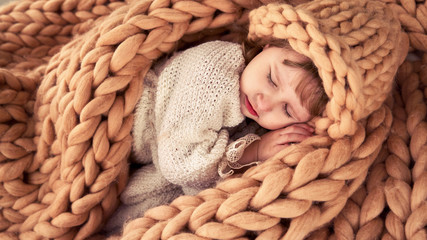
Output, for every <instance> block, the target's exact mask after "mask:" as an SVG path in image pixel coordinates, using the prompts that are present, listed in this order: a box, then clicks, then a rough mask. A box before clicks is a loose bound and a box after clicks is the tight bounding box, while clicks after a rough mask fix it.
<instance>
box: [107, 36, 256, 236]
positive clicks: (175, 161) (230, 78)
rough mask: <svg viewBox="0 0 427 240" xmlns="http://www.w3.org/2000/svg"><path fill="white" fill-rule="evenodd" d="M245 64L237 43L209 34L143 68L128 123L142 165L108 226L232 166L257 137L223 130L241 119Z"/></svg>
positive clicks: (191, 190) (208, 182) (112, 228)
mask: <svg viewBox="0 0 427 240" xmlns="http://www.w3.org/2000/svg"><path fill="white" fill-rule="evenodd" d="M243 68H244V58H243V54H242V49H241V47H240V45H238V44H235V43H230V42H224V41H213V42H208V43H204V44H201V45H199V46H196V47H193V48H190V49H188V50H186V51H184V52H180V53H177V54H176V55H175V56H173V57H171V58H170V59H169V60H167V61H166V62H165V60H164V61H161V62H159V63H158V64H156V65H155V66H154V67H153V69H152V70H150V71H149V72H148V73H147V75H146V77H145V79H144V84H145V88H144V92H143V94H142V97H141V99H140V101H139V103H138V105H137V107H136V112H135V123H134V127H133V135H134V143H133V149H134V153H135V156H136V159H135V161H136V162H137V163H140V164H145V165H144V166H143V167H141V168H140V169H138V170H136V172H135V173H134V174H133V175H131V178H130V181H129V183H128V185H127V187H126V189H125V190H124V192H123V193H122V195H121V200H122V203H123V204H122V205H121V206H120V207H119V209H118V210H117V211H116V212H115V214H114V216H113V217H112V218H111V219H110V221H109V223H108V224H107V225H106V229H108V231H109V232H110V233H111V232H113V233H114V232H116V231H117V230H118V228H120V227H121V226H122V225H123V222H124V221H126V220H129V219H132V218H135V217H138V216H139V215H141V214H142V213H143V212H144V211H145V210H146V209H148V208H151V207H154V206H157V205H161V204H165V203H168V201H171V200H172V199H174V197H176V196H177V195H179V194H181V193H182V191H183V192H184V193H185V194H191V195H193V194H197V193H198V192H199V191H200V190H202V189H205V188H208V187H212V186H213V185H214V184H215V183H216V181H217V180H219V179H220V177H221V176H222V177H226V176H229V175H230V174H232V173H233V170H230V169H229V167H228V166H233V163H234V164H235V162H236V160H238V159H236V156H241V155H242V152H243V151H244V148H245V146H247V145H249V144H250V143H251V142H253V141H254V140H256V139H258V138H259V137H258V136H257V135H256V134H252V133H250V134H248V135H246V136H242V138H240V139H238V140H237V141H236V142H234V141H233V140H232V139H230V137H229V136H230V134H229V129H232V128H233V127H236V126H237V125H239V124H241V123H242V121H243V120H244V116H243V115H242V113H241V111H240V101H239V94H240V93H239V79H240V74H241V72H242V71H243ZM252 129H253V127H252ZM235 131H236V130H235V129H234V131H233V132H235ZM235 135H237V136H238V135H239V134H235ZM240 135H241V134H240ZM236 143H239V144H238V146H239V147H234V146H235V145H236ZM242 143H245V144H242ZM246 143H247V144H246ZM226 151H227V152H228V153H227V154H226V153H225V152H226ZM227 162H230V164H227ZM239 167H240V166H236V167H235V168H239ZM225 170H227V171H228V172H226V173H224V174H223V173H222V171H225ZM181 189H182V190H181Z"/></svg>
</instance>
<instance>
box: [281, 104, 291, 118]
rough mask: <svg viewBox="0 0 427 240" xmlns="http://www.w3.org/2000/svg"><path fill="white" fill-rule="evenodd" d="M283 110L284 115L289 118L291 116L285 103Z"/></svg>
mask: <svg viewBox="0 0 427 240" xmlns="http://www.w3.org/2000/svg"><path fill="white" fill-rule="evenodd" d="M283 111H284V112H285V114H286V116H288V117H290V118H291V117H292V116H291V114H290V113H289V111H288V104H285V106H283Z"/></svg>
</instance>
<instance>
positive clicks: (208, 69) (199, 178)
mask: <svg viewBox="0 0 427 240" xmlns="http://www.w3.org/2000/svg"><path fill="white" fill-rule="evenodd" d="M243 67H244V59H243V55H242V52H241V48H240V46H239V45H236V44H231V43H225V42H210V43H206V44H202V45H199V46H197V47H194V48H191V49H188V50H186V51H185V52H183V53H182V54H181V55H178V56H177V57H176V58H174V60H173V61H172V62H171V63H170V65H169V66H168V67H166V68H165V69H164V70H163V72H162V74H161V75H160V78H159V87H158V89H159V90H158V91H157V96H156V108H155V113H156V131H157V143H158V168H159V169H160V171H161V172H162V174H163V176H164V177H165V178H166V179H167V180H168V181H169V182H171V183H174V184H177V185H180V186H182V187H183V189H184V191H185V189H190V188H194V189H195V190H196V189H202V188H206V187H210V186H212V185H213V184H214V183H215V182H216V180H218V178H219V175H218V164H219V162H220V161H221V159H222V156H223V155H224V152H225V148H226V146H227V144H228V141H229V136H228V132H227V131H226V130H225V129H224V128H226V127H232V126H236V125H238V124H239V123H241V122H242V121H243V120H244V117H243V115H242V114H241V112H240V104H239V78H240V73H241V71H242V70H243ZM186 193H189V192H186Z"/></svg>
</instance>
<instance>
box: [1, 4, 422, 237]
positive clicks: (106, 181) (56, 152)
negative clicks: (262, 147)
mask: <svg viewBox="0 0 427 240" xmlns="http://www.w3.org/2000/svg"><path fill="white" fill-rule="evenodd" d="M269 2H271V1H269V0H262V1H258V0H251V1H245V0H198V1H196V0H187V1H181V0H173V1H169V0H128V1H115V0H49V1H46V0H21V1H16V2H12V3H10V4H8V5H6V6H3V7H1V8H0V213H1V214H0V230H1V233H0V239H87V238H97V237H99V238H104V237H103V236H102V235H101V233H100V232H99V231H100V229H101V228H102V226H103V224H104V223H105V221H106V220H107V219H108V217H109V216H110V215H111V214H112V212H113V211H114V210H115V209H116V207H117V205H118V204H119V202H118V196H119V194H120V193H121V192H122V190H123V189H124V187H125V186H126V183H127V179H128V177H129V165H128V162H129V161H128V160H129V153H130V149H131V142H132V135H131V134H130V129H131V127H132V124H133V110H134V107H135V104H136V102H137V100H138V99H139V97H140V95H141V92H142V88H143V85H142V81H143V77H144V75H145V74H146V72H147V71H148V69H149V68H150V66H151V64H152V62H153V61H154V60H155V59H157V58H159V57H160V56H162V55H164V54H165V53H168V52H171V51H173V50H174V49H177V48H178V49H180V48H185V47H187V46H190V45H194V44H197V43H199V42H203V41H207V40H212V39H222V40H230V41H240V40H241V39H242V38H243V37H245V36H244V34H241V33H240V32H239V31H236V29H240V28H241V27H242V28H247V26H248V23H249V19H250V25H249V28H248V29H249V37H250V38H252V39H255V40H258V41H262V39H266V38H271V37H274V38H282V39H287V40H288V41H289V42H290V43H291V46H292V47H293V48H294V49H295V50H297V51H299V52H300V53H302V54H305V55H306V56H308V57H310V58H311V59H313V61H314V63H315V64H316V66H317V67H318V68H319V73H320V76H321V77H322V80H323V83H324V88H325V90H326V92H327V94H328V96H329V98H330V101H329V103H328V105H327V109H326V111H325V113H324V114H323V116H322V117H320V118H319V119H318V120H316V132H317V135H316V136H314V137H311V138H309V139H307V140H306V141H304V142H302V143H300V144H295V145H293V146H291V147H289V148H287V149H285V150H284V151H282V152H280V153H279V154H277V155H276V156H275V157H273V158H271V159H269V160H267V161H266V162H265V163H263V164H260V165H258V166H256V167H252V168H250V169H249V170H247V171H246V172H245V173H243V174H241V175H236V176H234V177H233V178H230V179H228V180H225V181H223V182H221V183H219V184H218V185H217V186H216V187H215V188H211V189H207V190H204V191H202V192H200V193H199V194H197V195H196V196H181V197H179V198H177V199H175V200H174V201H173V202H172V203H171V204H169V205H165V206H160V207H156V208H153V209H150V210H148V211H147V212H146V213H145V215H144V216H141V217H140V218H138V219H135V220H133V221H131V222H129V223H128V224H126V225H125V226H124V230H123V233H122V235H121V236H117V238H119V239H169V238H170V239H255V238H256V239H292V240H294V239H427V227H426V225H427V187H426V186H427V122H426V121H427V119H426V114H427V105H426V103H427V101H426V99H427V88H426V86H427V35H426V33H427V3H425V2H424V1H418V0H400V1H397V0H382V2H373V1H359V0H354V1H353V0H351V1H343V2H342V1H338V0H319V1H313V2H308V3H304V4H306V5H297V4H299V3H301V2H303V1H291V2H287V3H289V4H273V5H267V6H262V5H265V4H267V3H269ZM252 9H257V10H255V11H254V12H252V13H251V14H249V11H250V10H252ZM398 67H399V68H398ZM396 71H397V74H396Z"/></svg>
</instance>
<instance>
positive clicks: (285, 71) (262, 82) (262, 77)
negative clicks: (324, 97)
mask: <svg viewBox="0 0 427 240" xmlns="http://www.w3.org/2000/svg"><path fill="white" fill-rule="evenodd" d="M285 59H288V60H290V61H293V62H304V61H305V60H307V58H306V57H304V56H302V55H300V54H298V53H296V52H295V51H292V50H290V49H284V48H278V47H266V48H264V50H263V51H262V52H261V53H259V54H258V55H257V56H256V57H255V58H254V59H252V61H251V62H250V63H249V64H248V65H247V66H246V68H245V69H244V71H243V73H242V76H241V78H240V109H241V111H242V113H243V115H245V116H246V117H248V118H251V119H253V120H255V121H256V122H257V123H258V124H259V125H261V126H262V127H264V128H266V129H270V130H276V129H279V128H283V127H286V126H289V125H291V124H294V123H301V122H307V121H308V120H310V118H311V116H310V113H309V111H308V110H307V109H306V108H305V107H304V106H303V105H302V103H301V101H300V97H299V96H298V95H297V93H296V92H295V88H296V86H297V85H298V83H299V82H300V81H301V79H302V78H303V77H310V76H308V75H307V73H306V72H305V70H303V69H301V68H297V67H291V66H288V65H285V64H284V63H283V61H284V60H285Z"/></svg>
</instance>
